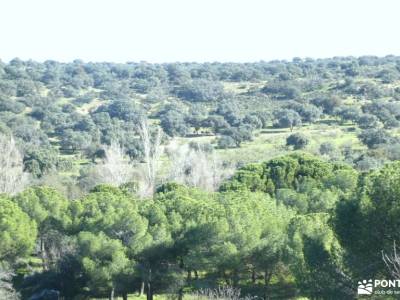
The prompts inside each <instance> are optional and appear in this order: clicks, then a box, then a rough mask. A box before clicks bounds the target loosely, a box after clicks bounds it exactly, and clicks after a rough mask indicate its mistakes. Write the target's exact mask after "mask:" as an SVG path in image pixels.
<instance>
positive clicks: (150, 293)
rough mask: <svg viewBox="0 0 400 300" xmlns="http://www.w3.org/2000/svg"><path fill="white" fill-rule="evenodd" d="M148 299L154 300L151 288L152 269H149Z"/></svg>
mask: <svg viewBox="0 0 400 300" xmlns="http://www.w3.org/2000/svg"><path fill="white" fill-rule="evenodd" d="M146 298H147V300H153V289H152V286H151V269H149V278H148V279H147V291H146Z"/></svg>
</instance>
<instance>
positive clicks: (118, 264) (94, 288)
mask: <svg viewBox="0 0 400 300" xmlns="http://www.w3.org/2000/svg"><path fill="white" fill-rule="evenodd" d="M77 244H78V260H79V262H80V263H81V264H82V267H83V272H84V273H85V274H86V275H87V276H88V277H89V281H88V287H89V289H90V291H91V292H92V293H93V294H101V292H103V293H104V290H105V291H106V293H107V292H111V290H112V289H113V288H114V287H115V285H116V282H115V281H116V278H117V276H118V275H119V274H121V273H122V272H123V271H124V270H125V269H126V268H127V267H128V266H129V264H130V261H129V259H128V258H127V257H126V255H125V250H124V247H123V245H122V243H121V242H120V241H118V240H113V239H111V238H109V237H107V236H106V235H105V234H104V233H102V232H100V233H99V234H93V233H90V232H85V231H82V232H80V233H79V235H78V240H77ZM130 267H132V266H130Z"/></svg>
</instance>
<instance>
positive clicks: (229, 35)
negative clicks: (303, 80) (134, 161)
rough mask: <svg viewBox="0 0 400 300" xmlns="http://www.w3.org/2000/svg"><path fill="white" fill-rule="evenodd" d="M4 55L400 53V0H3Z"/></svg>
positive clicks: (189, 57)
mask: <svg viewBox="0 0 400 300" xmlns="http://www.w3.org/2000/svg"><path fill="white" fill-rule="evenodd" d="M0 11H1V17H0V40H1V42H0V58H1V59H2V60H4V61H8V60H10V59H11V58H14V57H20V58H22V59H34V60H38V61H43V60H46V59H55V60H60V61H71V60H73V59H76V58H79V59H83V60H84V61H116V62H126V61H142V60H145V61H148V62H171V61H200V62H202V61H237V62H245V61H259V60H272V59H291V58H292V57H295V56H299V57H331V56H345V55H355V56H359V55H379V56H383V55H387V54H397V55H400V32H399V31H400V17H399V13H400V1H398V0H364V1H363V0H264V1H263V0H0Z"/></svg>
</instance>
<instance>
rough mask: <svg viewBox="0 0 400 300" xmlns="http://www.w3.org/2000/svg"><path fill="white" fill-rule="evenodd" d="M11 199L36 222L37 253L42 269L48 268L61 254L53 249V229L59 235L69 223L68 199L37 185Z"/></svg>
mask: <svg viewBox="0 0 400 300" xmlns="http://www.w3.org/2000/svg"><path fill="white" fill-rule="evenodd" d="M13 201H14V202H15V203H17V204H18V206H19V207H20V208H21V209H22V210H23V211H24V212H25V213H26V214H28V215H29V216H30V217H31V219H33V220H34V221H35V222H36V224H37V227H38V240H39V241H38V243H39V255H40V257H41V259H42V264H43V269H48V268H49V267H50V265H51V264H52V263H54V262H55V260H57V259H58V258H59V257H60V256H61V255H62V253H60V252H58V251H55V252H54V251H53V250H58V249H55V248H57V246H54V245H55V244H56V243H57V240H56V239H54V238H55V236H54V231H56V234H55V235H56V236H57V235H61V234H62V232H64V231H65V230H67V229H68V226H69V225H70V224H71V218H70V216H69V213H68V208H69V202H68V200H67V199H66V198H64V197H63V196H62V195H61V194H60V193H58V192H57V191H56V190H54V189H52V188H49V187H45V186H37V187H32V188H29V189H27V190H25V191H23V192H21V193H19V194H18V195H16V196H15V197H14V198H13ZM54 247H55V248H54Z"/></svg>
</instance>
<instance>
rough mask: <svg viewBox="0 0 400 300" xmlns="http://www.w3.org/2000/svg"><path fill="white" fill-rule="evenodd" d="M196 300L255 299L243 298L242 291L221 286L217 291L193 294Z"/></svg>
mask: <svg viewBox="0 0 400 300" xmlns="http://www.w3.org/2000/svg"><path fill="white" fill-rule="evenodd" d="M190 296H191V297H190V298H192V299H194V300H205V299H206V300H251V299H254V298H253V297H250V296H246V297H241V292H240V289H238V288H234V287H232V286H219V287H218V288H215V289H209V288H207V289H200V290H198V291H196V292H194V293H192V294H190Z"/></svg>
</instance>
